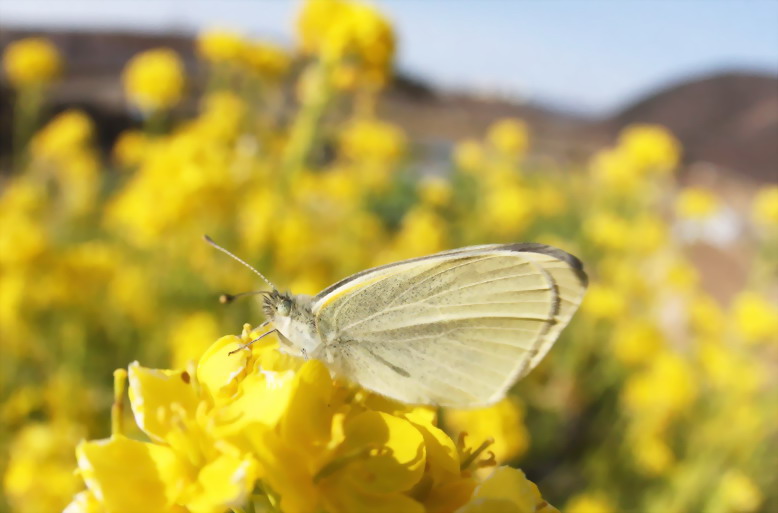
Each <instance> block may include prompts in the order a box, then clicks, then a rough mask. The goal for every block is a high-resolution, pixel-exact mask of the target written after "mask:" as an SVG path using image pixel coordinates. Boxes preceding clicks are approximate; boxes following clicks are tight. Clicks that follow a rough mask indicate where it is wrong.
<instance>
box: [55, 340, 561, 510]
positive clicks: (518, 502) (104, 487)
mask: <svg viewBox="0 0 778 513" xmlns="http://www.w3.org/2000/svg"><path fill="white" fill-rule="evenodd" d="M257 335H258V332H256V331H253V330H252V329H251V327H250V326H249V325H246V326H245V327H244V331H243V334H242V336H241V337H236V336H227V337H222V338H220V339H219V340H217V341H216V342H215V343H214V344H213V345H211V346H210V347H209V348H208V349H207V350H206V351H205V353H204V354H203V355H202V357H201V358H200V359H199V361H198V362H197V363H196V364H193V365H192V366H190V370H167V369H150V368H146V367H142V366H141V365H140V364H138V363H137V362H135V363H132V364H130V366H129V368H128V369H127V370H126V371H125V370H124V369H120V370H117V371H116V373H115V376H116V386H115V392H116V398H115V403H114V420H113V422H114V426H113V434H112V436H111V437H110V438H108V439H103V440H91V441H84V442H81V443H80V444H79V445H78V448H77V450H76V452H77V455H78V470H79V473H80V475H81V476H82V477H83V479H84V482H85V483H86V485H87V490H85V491H84V492H81V493H79V494H77V495H76V497H75V498H74V500H73V502H71V504H70V505H69V506H68V507H67V508H65V511H66V512H67V513H86V512H89V511H111V512H116V513H123V512H126V513H134V512H137V511H182V512H183V511H189V512H192V513H219V512H222V511H225V510H227V509H229V508H233V509H234V510H238V509H240V510H241V511H246V510H247V509H246V508H248V510H249V511H267V510H271V511H284V512H291V513H314V512H317V511H344V512H349V511H353V512H361V511H379V510H380V511H387V512H389V511H408V512H419V513H423V512H425V511H435V512H447V511H451V512H453V511H458V512H461V513H465V512H475V511H490V510H494V508H495V507H499V508H501V511H512V512H516V513H520V512H542V513H553V512H557V513H558V510H556V509H555V508H553V507H552V506H550V505H549V504H548V503H547V502H545V501H544V500H543V499H542V498H541V496H540V493H539V492H538V490H537V487H535V485H534V484H533V483H531V482H529V481H527V479H526V478H525V477H524V474H523V473H522V472H521V471H518V470H515V469H512V468H510V467H499V468H495V469H493V470H492V472H491V473H490V474H489V475H488V476H487V477H485V478H479V477H477V470H478V469H479V468H484V467H492V466H494V464H495V462H494V454H493V453H491V458H486V457H484V454H485V453H484V449H485V448H486V447H487V446H488V445H489V442H488V441H486V442H485V443H482V444H481V445H479V446H477V447H470V446H468V444H467V443H466V439H465V437H464V435H463V436H462V437H460V439H459V442H458V443H455V442H454V440H452V439H451V438H449V436H448V435H446V434H445V433H444V432H443V431H442V430H441V429H440V428H438V427H437V425H436V421H435V417H436V414H435V411H434V410H432V409H430V408H425V407H410V406H406V405H402V404H399V403H395V402H392V401H389V400H387V399H385V398H382V397H380V396H375V395H372V394H370V393H368V392H366V391H364V390H361V389H358V388H355V387H354V386H351V385H349V384H347V383H340V382H336V381H333V380H332V378H331V377H330V375H329V373H328V371H327V369H326V367H324V365H323V364H322V363H321V362H319V361H316V360H310V361H306V362H304V363H301V362H300V361H299V360H297V359H293V358H290V357H289V356H286V355H283V354H282V353H280V352H279V351H278V348H277V343H258V344H255V345H254V346H253V347H252V348H250V349H241V347H242V345H243V344H246V343H247V342H249V341H251V340H253V339H254V338H255V337H256V336H257ZM125 380H127V381H129V396H130V405H131V407H132V413H133V415H134V418H135V421H136V423H137V426H138V427H139V428H140V429H141V430H142V431H143V433H144V434H145V435H146V436H147V437H148V438H149V440H150V441H149V442H143V441H139V440H134V439H132V438H129V437H127V436H126V435H125V434H124V432H123V431H124V430H123V428H122V420H123V416H122V412H121V409H122V405H123V395H124V385H125ZM138 492H142V493H138Z"/></svg>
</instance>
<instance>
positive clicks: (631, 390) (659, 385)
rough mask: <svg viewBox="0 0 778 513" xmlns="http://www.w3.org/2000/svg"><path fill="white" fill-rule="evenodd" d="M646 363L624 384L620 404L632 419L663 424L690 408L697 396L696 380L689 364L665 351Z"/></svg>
mask: <svg viewBox="0 0 778 513" xmlns="http://www.w3.org/2000/svg"><path fill="white" fill-rule="evenodd" d="M646 363H647V367H646V368H645V369H644V370H642V371H640V372H638V373H636V374H634V375H632V376H630V377H629V379H628V380H627V383H626V384H625V386H624V389H623V391H622V402H623V404H624V405H625V406H626V407H627V409H628V410H629V411H630V412H632V414H633V415H636V416H640V417H644V416H649V417H654V418H656V419H657V420H658V421H660V422H664V421H665V420H667V419H669V418H670V417H672V416H674V415H676V414H677V413H679V412H681V411H684V410H685V409H686V408H688V407H689V406H690V405H691V403H692V402H693V401H694V399H695V398H696V396H697V389H698V386H697V380H696V379H695V378H696V377H695V376H694V374H693V370H692V368H691V367H690V365H689V363H688V362H687V361H686V360H685V359H683V358H681V357H680V356H678V355H676V354H674V353H671V352H669V351H664V352H661V353H659V354H658V355H657V356H656V357H655V358H653V359H652V360H650V361H649V362H646Z"/></svg>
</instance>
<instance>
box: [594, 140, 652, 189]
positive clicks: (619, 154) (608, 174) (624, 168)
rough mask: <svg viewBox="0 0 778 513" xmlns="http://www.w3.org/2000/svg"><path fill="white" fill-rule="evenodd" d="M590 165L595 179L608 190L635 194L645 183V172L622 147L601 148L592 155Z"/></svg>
mask: <svg viewBox="0 0 778 513" xmlns="http://www.w3.org/2000/svg"><path fill="white" fill-rule="evenodd" d="M589 167H590V170H591V174H592V176H593V177H594V179H595V180H596V181H597V182H599V183H601V184H602V185H603V187H604V189H605V190H606V191H614V192H616V193H619V194H622V195H626V194H634V193H636V192H638V191H639V190H640V188H641V185H642V184H643V173H642V172H641V170H640V169H639V168H637V167H636V166H635V165H634V163H633V162H632V161H631V160H630V159H629V157H628V155H627V154H626V152H625V151H624V150H623V149H621V148H606V149H603V150H599V151H598V152H597V153H595V154H594V156H593V157H592V159H591V162H590V164H589Z"/></svg>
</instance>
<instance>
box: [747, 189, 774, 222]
mask: <svg viewBox="0 0 778 513" xmlns="http://www.w3.org/2000/svg"><path fill="white" fill-rule="evenodd" d="M751 218H752V219H753V220H754V222H755V223H757V224H760V225H764V226H772V227H778V185H767V186H764V187H762V188H760V189H759V191H758V192H757V193H756V196H755V197H754V201H753V203H752V204H751Z"/></svg>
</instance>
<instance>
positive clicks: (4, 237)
mask: <svg viewBox="0 0 778 513" xmlns="http://www.w3.org/2000/svg"><path fill="white" fill-rule="evenodd" d="M46 246H47V236H46V232H45V230H44V227H43V226H41V225H40V224H39V223H38V222H37V221H35V220H34V219H32V218H30V217H29V216H26V215H23V214H20V213H17V212H8V213H2V212H0V268H2V267H4V266H8V267H13V266H17V265H21V264H26V263H28V262H30V261H32V260H33V259H34V258H35V257H37V256H39V255H41V254H42V253H43V251H44V250H45V248H46Z"/></svg>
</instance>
